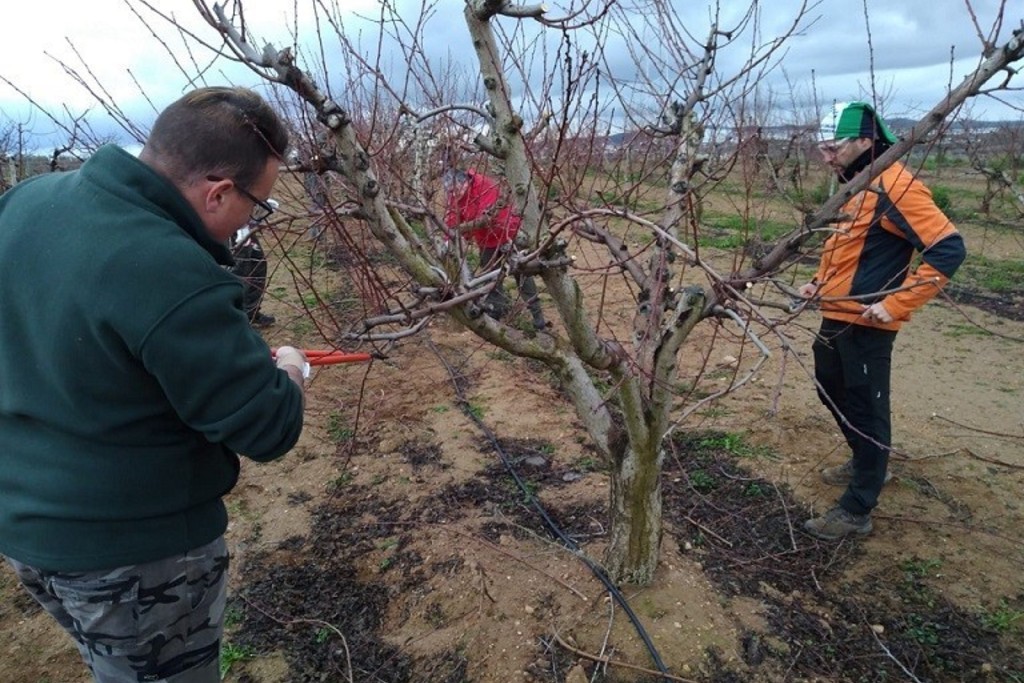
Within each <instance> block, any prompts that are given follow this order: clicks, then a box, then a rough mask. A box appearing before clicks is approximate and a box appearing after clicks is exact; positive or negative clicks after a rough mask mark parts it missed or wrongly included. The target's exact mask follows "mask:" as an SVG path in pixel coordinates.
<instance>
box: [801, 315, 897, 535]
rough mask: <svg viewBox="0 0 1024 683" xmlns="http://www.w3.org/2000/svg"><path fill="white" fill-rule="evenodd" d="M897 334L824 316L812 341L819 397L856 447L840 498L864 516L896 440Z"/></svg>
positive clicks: (881, 481) (849, 509) (847, 507)
mask: <svg viewBox="0 0 1024 683" xmlns="http://www.w3.org/2000/svg"><path fill="white" fill-rule="evenodd" d="M895 340H896V333H895V332H891V331H889V330H879V329H876V328H873V327H866V326H864V325H854V324H851V323H847V322H840V321H838V320H829V319H824V320H822V323H821V330H820V331H819V333H818V338H817V339H816V340H815V341H814V345H813V351H814V376H815V378H816V379H817V380H818V384H819V387H818V398H820V399H821V402H822V403H824V404H825V407H827V408H828V409H829V411H830V412H831V413H832V416H833V417H834V418H835V420H836V423H837V424H838V425H839V429H841V430H842V432H843V436H844V437H846V443H848V444H849V445H850V450H852V451H853V480H852V481H851V482H850V485H849V486H847V488H846V491H845V492H844V493H843V495H842V497H841V498H840V499H839V505H840V506H841V507H842V508H843V509H845V510H846V511H847V512H850V513H853V514H855V515H865V514H868V513H870V512H871V510H872V509H874V507H875V506H876V505H878V494H879V493H881V491H882V485H883V484H884V483H885V472H886V469H887V468H888V466H889V449H890V447H891V445H892V414H891V411H890V407H889V384H890V377H891V374H892V373H891V370H892V346H893V342H894V341H895Z"/></svg>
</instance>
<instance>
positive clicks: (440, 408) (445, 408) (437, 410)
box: [430, 405, 451, 413]
mask: <svg viewBox="0 0 1024 683" xmlns="http://www.w3.org/2000/svg"><path fill="white" fill-rule="evenodd" d="M449 410H451V408H450V407H449V406H446V405H436V406H434V407H433V408H431V409H430V411H431V412H434V413H447V412H448V411H449Z"/></svg>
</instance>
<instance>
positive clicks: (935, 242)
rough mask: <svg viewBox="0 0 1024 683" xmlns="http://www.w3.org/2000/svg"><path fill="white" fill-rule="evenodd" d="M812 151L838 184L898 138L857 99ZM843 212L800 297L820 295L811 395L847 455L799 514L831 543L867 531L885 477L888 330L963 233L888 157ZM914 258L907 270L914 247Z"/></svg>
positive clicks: (950, 267)
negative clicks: (831, 503) (823, 501)
mask: <svg viewBox="0 0 1024 683" xmlns="http://www.w3.org/2000/svg"><path fill="white" fill-rule="evenodd" d="M820 135H821V143H820V144H819V145H818V149H819V150H820V151H821V153H822V156H823V157H824V160H825V163H826V164H828V165H829V166H830V167H831V168H832V169H834V170H835V172H836V174H837V175H838V177H839V180H840V181H842V182H847V181H849V180H851V179H852V178H853V177H854V176H855V175H857V173H859V172H860V171H861V170H863V169H865V168H868V167H870V166H871V164H872V163H874V161H875V159H877V158H878V157H879V156H881V154H882V153H883V152H885V151H886V150H887V149H889V147H890V146H891V145H892V144H894V143H895V142H896V137H895V136H894V135H893V134H892V133H891V132H890V131H889V128H888V127H887V126H886V125H885V121H883V120H882V118H881V117H880V116H879V115H878V114H877V113H876V112H875V110H874V109H873V108H872V107H871V105H869V104H867V103H865V102H850V103H842V104H837V105H835V107H834V108H833V111H832V112H831V114H830V115H828V116H826V117H825V119H824V121H822V124H821V134H820ZM841 213H842V214H843V215H844V216H846V217H847V218H846V219H844V220H843V221H842V222H840V223H839V224H838V225H837V226H836V228H837V229H836V232H835V233H834V234H833V235H832V236H831V237H829V239H828V240H827V241H826V242H825V245H824V248H823V251H822V256H821V263H820V264H819V266H818V271H817V273H816V274H815V276H814V279H813V280H811V282H809V283H807V284H805V285H803V286H802V287H801V288H800V293H801V295H802V296H804V297H807V298H810V297H818V298H820V301H821V315H822V323H821V330H820V332H819V333H818V337H817V339H816V340H815V342H814V345H813V351H814V375H815V379H816V380H817V384H818V396H819V398H820V399H821V401H822V403H824V404H825V406H826V407H827V408H828V409H829V411H831V413H832V415H833V417H835V420H836V422H837V423H838V425H839V428H840V430H842V432H843V436H844V437H845V438H846V442H847V443H848V444H849V446H850V449H851V450H852V452H853V454H852V457H851V458H850V460H849V461H847V462H845V463H843V464H842V465H838V466H836V467H830V468H828V469H825V470H824V471H823V472H822V478H823V479H824V481H825V482H826V483H828V484H832V485H836V486H845V487H846V491H845V492H844V493H843V495H842V497H841V498H840V499H839V502H838V505H837V506H836V507H834V508H832V509H831V510H829V511H828V512H826V513H825V514H824V515H822V516H821V517H815V518H813V519H809V520H807V522H806V523H805V524H804V528H805V529H806V530H807V531H808V532H809V533H810V534H812V535H814V536H817V537H819V538H825V539H837V538H842V537H844V536H847V535H849V534H867V533H870V532H871V528H872V525H871V510H872V509H873V508H874V507H875V506H876V505H877V504H878V496H879V494H880V493H881V490H882V486H883V485H884V484H885V482H886V481H887V480H888V478H889V474H888V463H889V450H890V446H891V431H892V429H891V423H892V420H891V414H890V409H889V380H890V369H891V364H892V347H893V342H894V341H895V339H896V332H897V330H899V328H900V326H901V325H902V324H903V323H904V322H905V321H907V320H910V314H911V312H912V311H914V310H916V309H918V308H920V307H921V306H923V305H924V304H925V303H926V302H927V301H928V300H929V299H931V298H932V297H934V296H935V295H936V294H938V292H939V290H940V289H941V288H942V287H943V286H944V285H945V284H946V283H947V282H948V281H949V279H950V278H951V277H952V276H953V274H954V273H955V272H956V270H957V268H958V267H959V266H960V264H961V263H963V260H964V257H965V256H966V251H965V249H964V242H963V239H962V238H961V237H960V234H959V233H958V232H957V230H956V227H955V226H954V225H953V223H952V222H950V220H949V218H947V217H946V215H945V214H944V213H943V212H942V211H941V210H940V209H939V208H938V207H937V206H936V205H935V202H934V201H933V200H932V195H931V192H930V191H929V190H928V188H927V187H925V186H924V184H922V183H921V182H920V181H918V180H917V179H916V178H915V177H914V175H913V173H912V172H911V171H910V170H909V169H907V168H906V167H905V166H904V165H902V164H900V163H895V164H893V165H892V166H890V167H889V168H887V169H885V170H884V171H882V172H880V173H878V174H877V175H875V176H874V177H873V179H872V180H871V184H870V185H869V186H868V188H867V189H865V190H863V191H861V192H860V193H858V194H856V195H855V196H853V197H851V198H850V200H849V201H848V202H847V203H846V204H845V205H844V206H843V208H842V210H841ZM915 251H916V252H917V253H919V254H920V255H921V263H920V265H918V266H917V268H916V269H915V270H911V268H910V263H911V259H912V257H913V255H914V252H915Z"/></svg>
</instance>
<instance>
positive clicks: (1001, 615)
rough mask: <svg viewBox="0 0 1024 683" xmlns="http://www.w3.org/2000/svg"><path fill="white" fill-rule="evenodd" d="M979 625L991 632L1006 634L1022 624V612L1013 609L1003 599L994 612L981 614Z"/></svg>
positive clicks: (1023, 617)
mask: <svg viewBox="0 0 1024 683" xmlns="http://www.w3.org/2000/svg"><path fill="white" fill-rule="evenodd" d="M981 623H982V624H984V625H985V627H986V628H990V629H992V630H993V631H998V632H999V633H1006V632H1007V631H1010V630H1011V629H1013V628H1016V627H1017V626H1018V624H1024V610H1019V609H1014V608H1013V607H1011V606H1010V605H1009V604H1008V603H1007V602H1006V598H1003V599H1002V600H1000V601H999V605H998V607H996V608H995V609H994V610H991V611H983V612H982V613H981Z"/></svg>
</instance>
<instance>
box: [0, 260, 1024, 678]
mask: <svg viewBox="0 0 1024 683" xmlns="http://www.w3.org/2000/svg"><path fill="white" fill-rule="evenodd" d="M990 248H995V247H994V246H992V247H990ZM972 297H973V298H972ZM955 298H956V299H957V300H958V301H959V302H958V303H954V302H952V301H948V300H945V301H936V302H933V303H932V304H930V305H929V306H928V307H926V308H925V309H924V310H923V311H921V312H920V313H919V314H918V315H916V316H915V318H914V320H913V321H912V322H911V323H910V324H909V325H907V326H906V327H905V328H904V330H903V331H902V332H901V333H900V335H899V337H898V340H897V344H896V350H895V363H894V365H895V367H894V378H893V399H894V400H893V413H894V435H895V443H894V446H895V448H896V453H894V455H893V463H892V470H893V472H894V475H895V477H894V479H893V480H892V482H891V483H890V484H889V485H888V486H887V488H886V489H885V491H884V493H883V496H882V500H881V504H880V507H879V508H878V510H877V511H876V514H875V515H874V519H875V531H874V533H873V534H872V535H870V536H868V537H867V538H865V539H863V540H846V541H843V542H839V543H824V542H819V541H815V540H814V539H812V538H810V537H809V536H806V535H805V534H803V533H802V532H801V530H800V525H801V523H802V521H803V520H804V519H805V518H806V517H807V516H808V515H809V514H811V513H812V511H821V510H823V509H826V508H827V507H829V506H830V505H831V504H832V503H833V501H834V500H835V498H836V497H837V495H838V493H839V492H840V491H839V489H835V488H831V487H828V486H826V485H825V484H824V483H822V482H821V480H820V478H819V475H818V472H819V470H820V469H821V468H823V467H825V466H829V465H833V464H838V463H840V462H842V461H843V459H844V458H846V457H847V451H846V450H845V444H844V443H843V441H842V439H841V437H840V434H839V432H838V430H837V429H836V427H835V425H834V423H833V422H832V421H831V418H830V417H829V415H828V414H827V412H826V410H825V408H824V407H823V406H821V405H820V403H819V402H818V401H817V398H816V397H815V395H814V391H813V387H812V384H811V382H810V380H809V379H808V376H807V374H806V371H807V368H809V365H810V357H809V350H810V342H811V335H810V332H809V330H814V329H816V326H817V322H818V321H817V317H816V314H815V313H814V312H813V311H809V312H806V313H804V314H803V315H802V316H801V318H800V320H799V322H800V324H802V325H803V326H804V327H805V328H806V329H807V330H808V332H807V333H806V334H801V335H795V339H796V349H795V356H790V357H788V358H786V360H785V362H783V358H785V354H784V353H783V352H782V349H781V348H779V344H778V343H775V345H774V349H773V350H774V353H773V358H772V361H771V362H770V363H768V364H767V365H766V366H765V367H764V368H762V370H761V371H760V372H759V373H758V375H757V377H756V380H755V381H753V382H751V383H750V384H748V385H747V386H745V387H743V388H742V389H741V390H740V391H738V392H737V393H736V394H734V395H732V396H730V397H728V398H727V399H725V400H723V401H721V402H719V403H717V404H714V405H712V406H708V407H707V408H706V409H704V410H702V411H699V412H698V413H695V414H694V415H693V416H691V418H689V419H688V420H687V421H686V422H685V423H684V424H681V425H680V426H679V428H678V429H677V430H676V432H675V433H674V434H673V439H672V444H671V449H670V453H669V457H668V459H667V461H666V467H665V471H664V478H663V482H664V487H665V506H664V509H665V520H666V528H665V535H664V539H663V543H662V558H661V563H660V568H659V570H658V573H657V577H656V580H655V581H654V582H653V583H652V584H651V585H650V586H646V587H636V586H620V587H619V588H620V590H621V595H622V598H623V600H624V603H625V605H628V607H629V609H630V610H631V611H632V613H633V614H634V615H635V618H636V621H637V622H638V623H639V624H640V625H641V626H642V629H643V631H644V632H645V633H646V634H647V635H648V637H649V639H650V642H651V644H652V645H653V648H654V649H655V650H656V652H657V653H658V655H659V657H660V659H661V661H662V662H663V664H664V666H665V668H666V669H667V671H668V672H670V674H671V676H673V678H666V680H698V681H716V682H717V681H721V682H725V681H891V680H910V681H1007V682H1010V681H1017V682H1019V681H1024V572H1022V571H1021V563H1022V561H1024V532H1022V529H1024V510H1022V502H1021V499H1020V492H1021V490H1022V483H1024V413H1022V407H1021V406H1022V403H1021V396H1022V392H1024V376H1022V373H1021V369H1022V368H1024V345H1022V343H1021V341H1020V340H1022V339H1024V322H1022V321H1021V316H1020V315H1018V313H1019V311H1020V303H1019V302H1020V298H1019V294H1009V295H994V294H992V293H991V292H985V291H980V290H973V291H972V290H971V289H970V288H961V289H960V290H959V291H958V292H956V293H955ZM993 302H994V303H993ZM268 310H269V312H271V313H274V314H276V315H277V316H278V325H277V326H276V327H274V328H271V329H270V330H268V331H266V333H265V334H266V337H267V339H268V342H269V343H270V344H271V345H276V344H278V343H284V342H286V341H288V342H291V341H293V340H294V337H295V334H294V330H295V328H294V326H293V323H294V322H295V321H297V320H299V319H300V317H301V314H300V313H299V312H297V311H296V309H295V308H294V307H292V306H290V305H288V304H287V302H284V301H282V302H271V303H270V304H269V305H268ZM707 327H708V328H709V330H710V327H711V326H710V325H708V326H707ZM704 333H705V334H710V332H709V331H707V332H704ZM718 337H719V342H718V344H717V345H716V346H715V347H714V350H713V351H712V355H711V356H710V357H709V359H708V362H709V364H710V365H711V366H714V367H715V368H717V369H719V370H720V372H718V373H717V374H716V373H709V381H711V382H728V381H729V379H730V378H731V377H734V376H736V375H737V374H738V373H737V371H736V366H743V365H745V364H748V362H749V360H750V357H749V354H750V349H749V347H748V348H746V349H741V348H740V347H739V346H738V344H737V341H738V340H736V339H732V338H731V337H730V336H729V335H728V334H727V333H726V330H724V329H723V330H721V331H720V333H719V335H718ZM309 343H316V342H309ZM684 365H685V364H684ZM739 374H742V373H739ZM513 473H514V476H513ZM516 477H518V478H519V479H520V481H521V483H522V486H520V484H519V483H517V481H516ZM607 499H608V479H607V476H606V475H605V473H604V472H603V471H602V470H601V465H600V463H599V462H598V459H597V456H596V454H595V453H594V452H593V451H592V449H591V448H590V447H589V446H588V444H587V439H586V436H585V435H584V433H583V432H582V430H581V429H580V427H579V425H578V423H577V420H576V418H575V416H574V414H573V411H572V409H571V408H570V407H569V405H568V403H567V402H566V401H565V400H564V398H563V397H562V396H561V395H560V392H559V389H558V388H557V387H556V386H555V385H554V384H553V381H552V379H551V377H550V376H549V374H548V373H547V372H545V371H544V369H543V368H541V367H539V366H537V365H536V364H533V363H531V362H529V361H525V360H522V359H516V358H513V357H511V356H508V355H507V354H505V353H503V352H500V351H496V350H495V349H493V348H492V347H489V346H487V345H485V344H483V343H482V342H480V341H479V340H478V339H476V338H475V337H473V336H472V335H470V334H469V333H467V332H464V331H461V330H460V329H458V328H457V327H455V326H454V325H453V324H452V323H450V322H447V321H444V320H437V321H435V322H434V323H432V326H431V327H430V328H429V330H428V331H427V332H426V333H425V334H423V335H421V336H419V337H417V338H414V339H410V340H408V341H406V342H404V343H403V344H401V345H400V346H399V347H397V348H396V349H395V350H394V351H393V352H392V353H391V354H390V355H389V357H388V359H387V360H385V361H375V362H374V363H373V364H372V365H370V366H354V365H349V366H336V367H331V368H325V369H320V370H318V371H316V373H315V376H314V378H313V380H312V382H311V384H310V392H309V404H308V410H307V418H306V429H305V432H304V434H303V436H302V439H301V441H300V443H299V445H298V447H297V448H296V449H295V450H294V451H293V452H292V453H291V454H289V455H288V456H286V457H285V458H283V459H281V460H280V461H278V462H274V463H269V464H265V465H258V464H254V463H251V462H246V463H245V464H244V466H243V476H242V480H241V482H240V483H239V486H238V487H237V488H236V490H235V491H234V492H232V493H231V495H230V496H229V498H228V500H227V503H228V506H229V510H230V512H231V518H232V521H231V526H230V528H229V530H228V540H229V543H230V547H231V550H232V554H233V564H232V568H231V591H230V606H229V611H228V616H227V624H228V628H227V634H226V638H225V641H226V647H225V650H226V651H228V652H229V653H230V657H229V659H231V660H232V661H231V666H230V670H229V671H228V673H227V676H226V679H225V680H228V681H234V682H236V683H285V682H299V681H301V682H307V681H309V682H311V681H331V682H333V681H361V682H362V681H382V682H383V681H386V682H388V683H398V682H406V681H409V682H424V683H425V682H431V683H433V682H445V683H456V682H459V681H467V682H468V681H474V682H477V683H484V682H494V683H497V682H502V683H504V682H509V681H545V682H546V681H552V682H554V681H571V682H573V683H581V682H583V681H657V680H661V679H660V678H659V677H658V676H657V675H655V672H656V671H657V668H658V667H657V665H656V663H655V661H654V658H653V657H652V655H651V653H650V651H649V649H648V648H647V647H645V645H644V643H643V641H642V639H641V637H640V635H639V632H638V630H637V628H636V627H635V626H634V625H633V623H632V622H631V620H630V618H629V617H628V616H627V614H626V611H625V609H624V605H623V604H622V603H620V602H619V601H618V600H617V599H613V598H612V597H610V594H609V591H608V589H607V588H606V586H605V585H604V584H603V583H602V582H601V581H600V580H599V579H598V577H597V576H596V575H595V573H594V572H593V571H592V570H591V568H590V566H588V564H587V562H585V561H584V559H583V558H582V557H581V556H585V557H586V558H592V559H593V560H595V561H600V558H601V553H602V549H603V545H604V543H605V533H606V529H607V527H606V516H605V512H604V509H605V506H606V503H607ZM541 510H543V511H544V513H545V514H546V515H547V517H548V518H549V520H550V523H549V522H548V521H547V520H545V518H544V517H543V515H542V514H541V512H540V511H541ZM553 529H557V530H558V531H557V533H559V534H562V535H564V537H565V538H567V539H569V540H570V542H571V544H573V545H577V544H578V546H579V548H580V553H579V554H576V553H573V552H570V551H569V550H567V549H566V547H565V544H564V543H563V542H561V541H560V540H559V539H558V537H557V536H556V533H555V532H554V531H553ZM0 680H3V681H7V682H10V683H43V682H44V681H45V682H48V683H83V682H85V681H87V680H89V679H88V676H87V675H86V673H85V671H84V667H83V666H82V664H81V663H80V661H79V658H78V655H77V653H76V651H75V650H74V648H73V647H72V645H71V643H70V640H69V639H68V638H67V637H66V636H65V635H64V634H63V633H61V632H60V630H59V628H58V627H57V626H56V625H55V624H53V623H51V621H50V620H49V619H48V618H47V617H46V615H45V614H42V613H41V612H40V610H39V609H38V608H37V607H36V606H35V604H34V603H33V602H32V601H31V600H30V599H28V598H27V597H26V596H25V595H24V594H23V593H22V592H21V590H20V588H19V587H18V586H17V585H16V583H15V581H14V579H13V577H12V576H11V575H10V573H9V572H8V571H7V570H6V568H4V569H3V570H0Z"/></svg>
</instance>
